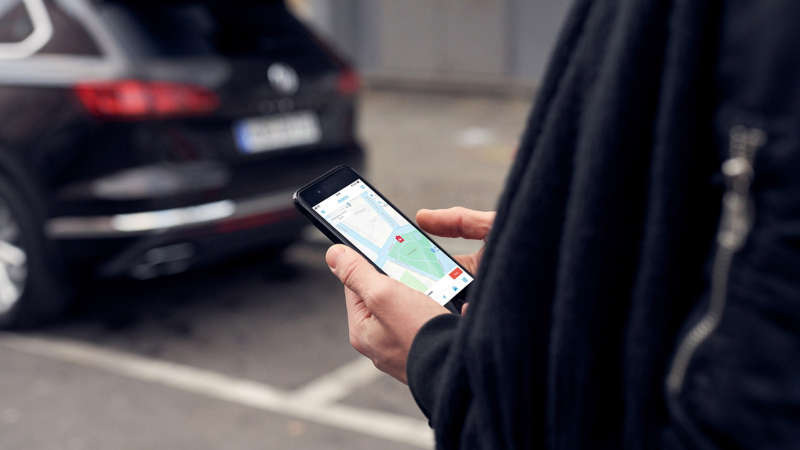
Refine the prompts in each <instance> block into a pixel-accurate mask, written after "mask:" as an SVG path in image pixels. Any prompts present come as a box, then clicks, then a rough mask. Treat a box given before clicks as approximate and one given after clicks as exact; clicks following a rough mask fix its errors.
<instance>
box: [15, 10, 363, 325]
mask: <svg viewBox="0 0 800 450" xmlns="http://www.w3.org/2000/svg"><path fill="white" fill-rule="evenodd" d="M358 88H359V78H358V76H357V74H356V73H355V72H354V71H353V70H352V69H351V68H350V67H349V66H348V65H347V64H346V63H344V62H343V61H342V59H341V58H340V57H338V56H337V55H336V53H335V52H333V51H332V50H331V49H330V48H329V47H328V46H327V45H325V44H324V43H322V42H321V41H320V40H319V39H318V38H316V37H315V36H314V35H313V34H312V33H310V32H309V30H307V29H306V28H305V27H304V26H303V25H302V24H301V23H300V22H298V21H297V20H296V19H295V18H294V17H293V16H292V14H291V13H290V12H289V11H288V10H287V8H286V6H285V5H284V3H283V2H282V1H275V0H267V1H264V0H262V1H259V2H255V1H243V0H238V1H231V0H228V1H224V2H222V1H218V2H213V1H204V2H198V1H193V2H190V1H139V2H133V1H101V0H0V326H1V327H9V326H20V325H26V324H32V323H36V322H38V321H41V320H43V319H46V318H50V317H53V316H54V315H56V314H57V313H58V312H60V311H62V310H63V308H64V306H65V305H66V303H67V299H68V297H69V295H68V292H69V291H70V289H69V284H70V283H69V280H72V279H75V278H80V277H82V276H84V275H85V274H89V275H91V276H99V277H119V276H132V277H135V278H141V279H144V278H151V277H156V276H159V275H165V274H171V273H176V272H180V271H183V270H186V269H187V268H189V267H190V266H192V265H195V264H197V263H204V262H207V261H216V260H219V259H220V258H224V257H228V256H231V255H235V254H240V253H242V252H246V251H253V250H257V249H264V248H276V247H281V246H285V245H287V244H288V243H290V242H292V241H293V240H295V239H296V238H297V237H298V234H299V232H300V230H301V229H302V227H303V226H304V225H305V224H306V221H305V219H304V218H302V217H300V216H298V215H297V214H296V213H295V210H294V208H293V206H292V198H291V193H292V192H293V191H294V190H295V189H296V188H297V187H299V186H300V185H302V184H304V183H305V182H307V181H308V180H310V179H313V178H314V177H316V176H317V175H319V174H320V173H323V172H325V171H326V170H327V169H329V168H330V167H333V166H336V165H339V164H346V165H350V166H354V167H362V166H363V160H364V154H363V150H362V148H361V147H360V146H359V145H358V143H357V142H356V140H355V138H354V113H355V94H356V92H357V90H358Z"/></svg>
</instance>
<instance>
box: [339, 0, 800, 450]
mask: <svg viewBox="0 0 800 450" xmlns="http://www.w3.org/2000/svg"><path fill="white" fill-rule="evenodd" d="M798 18H800V2H796V1H795V0H771V1H769V2H753V1H746V0H720V1H711V0H595V1H590V0H578V1H577V3H576V4H575V5H574V7H573V9H572V12H571V14H570V16H569V19H568V20H567V23H566V24H565V29H564V31H563V33H562V35H561V38H560V41H559V43H558V46H557V48H556V50H555V52H554V54H553V57H552V60H551V65H550V68H549V70H548V73H547V76H546V77H545V80H544V82H543V84H542V86H541V89H540V92H539V95H538V99H537V103H536V106H535V108H534V110H533V112H532V114H531V117H530V120H529V123H528V127H527V130H526V133H525V136H524V139H523V140H522V144H521V146H520V150H519V153H518V155H517V158H516V161H515V164H514V166H513V168H512V170H511V173H510V175H509V178H508V181H507V184H506V188H505V192H504V194H503V196H502V198H501V200H500V203H499V206H498V211H497V216H496V217H495V216H494V215H493V214H491V213H481V212H475V211H469V210H464V209H452V210H445V211H420V213H419V214H418V216H417V220H418V222H419V224H420V226H421V227H422V228H423V229H425V230H427V231H429V232H431V233H432V234H436V235H440V236H447V237H457V236H461V237H465V238H468V239H483V238H484V237H485V236H486V235H487V233H488V234H489V239H488V244H487V246H486V251H485V254H484V253H483V251H481V252H479V253H478V254H476V255H470V256H467V257H460V258H459V260H460V261H461V262H462V263H463V264H465V265H466V266H467V267H469V268H470V269H472V270H476V269H477V274H478V276H477V281H476V284H475V286H474V287H473V288H472V291H471V293H470V297H469V298H468V299H467V300H468V301H469V308H468V310H467V312H466V314H465V315H464V316H463V317H458V316H456V315H452V314H448V313H447V311H446V310H445V309H444V308H442V307H440V306H439V305H437V304H436V303H435V302H432V301H430V299H429V298H428V297H426V296H425V295H423V294H421V293H419V292H416V291H414V290H412V289H410V288H407V287H405V286H404V285H402V284H401V283H399V282H396V281H393V280H391V279H389V278H388V277H385V276H382V275H380V274H378V273H377V272H376V271H375V270H374V269H373V268H372V266H370V265H369V263H367V262H366V261H365V260H363V258H361V257H360V256H359V255H358V254H356V253H355V252H354V251H352V250H350V249H347V248H345V247H343V246H333V247H332V248H331V249H330V250H329V251H328V254H327V256H326V259H327V262H328V264H329V265H330V267H331V269H332V271H333V273H334V274H335V275H336V276H338V277H339V278H340V279H341V280H342V282H343V283H344V285H345V298H346V303H347V309H348V318H349V324H350V336H351V342H352V343H353V345H354V346H355V348H356V349H357V350H359V351H360V352H361V353H363V354H364V355H366V356H367V357H369V358H370V359H372V360H373V361H374V363H375V365H376V366H377V367H378V368H380V369H381V370H383V371H385V372H387V373H389V374H390V375H392V376H394V377H395V378H397V379H399V380H400V381H403V382H407V383H408V384H409V387H410V388H411V391H412V393H413V394H414V397H415V399H416V400H417V402H418V404H419V405H420V407H421V408H422V410H423V412H424V413H425V414H426V415H427V416H428V417H429V419H430V422H431V425H432V427H433V428H434V430H435V434H436V441H437V445H438V446H439V447H441V448H484V449H486V448H509V449H511V448H535V449H543V448H550V449H559V450H562V449H606V448H607V449H615V450H616V449H648V450H649V449H661V448H665V449H666V448H668V449H689V448H703V449H721V448H774V449H779V448H780V449H783V448H786V449H789V448H800V175H798V174H800V148H798V147H800V132H799V131H798V130H800V127H799V126H798V124H800V53H798V52H797V51H796V46H797V43H798V42H800V27H797V26H796V24H797V21H798ZM489 230H491V232H489Z"/></svg>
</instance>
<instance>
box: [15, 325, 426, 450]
mask: <svg viewBox="0 0 800 450" xmlns="http://www.w3.org/2000/svg"><path fill="white" fill-rule="evenodd" d="M0 346H2V347H4V348H7V349H11V350H15V351H18V352H21V353H26V354H28V355H35V356H39V357H44V358H49V359H53V360H58V361H63V362H67V363H71V364H75V365H79V366H83V367H90V368H93V369H97V370H102V371H104V372H107V373H113V374H116V375H121V376H124V377H127V378H130V379H134V380H139V381H145V382H149V383H155V384H160V385H163V386H169V387H171V388H173V389H178V390H181V391H185V392H191V393H194V394H199V395H204V396H206V397H211V398H215V399H220V400H225V401H229V402H233V403H237V404H240V405H244V406H249V407H251V408H255V409H260V410H264V411H269V412H274V413H279V414H284V415H287V416H292V417H296V418H299V419H304V420H308V421H310V422H316V423H319V424H322V425H328V426H332V427H337V428H341V429H345V430H350V431H355V432H359V433H362V434H367V435H371V436H375V437H379V438H383V439H387V440H391V441H396V442H401V443H405V444H411V445H414V446H417V447H422V448H432V447H433V433H432V431H431V429H430V428H429V427H428V424H427V423H425V422H423V421H421V420H417V419H412V418H410V417H405V416H400V415H397V414H390V413H385V412H381V411H374V410H368V409H363V408H357V407H352V406H347V405H342V404H332V402H334V401H336V400H340V399H342V398H343V397H345V396H346V395H347V394H348V393H349V392H352V390H353V389H355V388H356V387H358V386H359V385H363V384H364V383H365V382H369V381H371V380H373V379H374V377H375V375H374V371H376V369H375V368H374V367H370V368H371V369H372V371H373V372H369V371H367V370H366V363H363V362H358V363H356V362H353V363H350V364H347V365H345V366H343V367H342V368H340V369H338V370H336V371H334V372H333V373H332V374H330V376H327V377H326V376H324V377H321V378H320V379H318V380H315V381H313V382H311V383H309V384H308V385H307V386H306V387H305V388H302V389H300V390H299V391H295V392H287V391H284V390H281V389H276V388H274V387H272V386H268V385H266V384H262V383H257V382H254V381H250V380H244V379H241V378H235V377H231V376H228V375H223V374H219V373H216V372H211V371H208V370H203V369H198V368H194V367H191V366H186V365H182V364H176V363H172V362H167V361H159V360H155V359H151V358H145V357H142V356H138V355H133V354H129V353H124V352H120V351H116V350H109V349H105V348H100V347H97V346H94V345H90V344H85V343H80V342H75V341H64V340H60V339H59V340H56V339H51V338H44V337H28V336H20V335H15V334H6V333H3V334H0ZM359 361H361V360H359ZM367 362H369V361H367ZM370 366H371V363H370ZM348 375H352V376H353V377H354V378H357V379H358V380H359V381H355V380H345V379H344V377H346V376H348Z"/></svg>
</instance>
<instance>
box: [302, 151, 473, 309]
mask: <svg viewBox="0 0 800 450" xmlns="http://www.w3.org/2000/svg"><path fill="white" fill-rule="evenodd" d="M356 180H361V181H362V182H363V183H364V184H366V185H367V186H368V187H369V188H370V189H372V191H373V192H375V193H376V194H378V195H379V196H380V197H381V198H382V199H383V200H384V201H385V202H386V203H387V204H388V205H389V206H390V207H392V208H394V210H395V211H397V213H398V214H400V215H401V216H402V217H403V218H404V219H406V220H407V221H408V223H410V224H412V225H413V226H414V228H415V229H416V230H417V231H419V232H420V233H422V235H423V236H425V237H426V238H427V239H428V240H429V241H431V242H432V243H433V244H434V245H435V246H436V247H437V248H438V249H439V250H440V251H442V252H444V254H445V255H447V257H449V258H450V259H451V260H452V261H453V262H454V263H455V264H456V266H458V268H460V269H461V270H463V271H464V272H465V273H466V274H468V275H469V276H470V277H472V280H473V281H472V283H470V284H468V285H467V286H465V287H464V289H461V291H459V292H458V293H457V294H456V295H455V297H453V298H452V299H450V301H449V302H447V303H446V304H445V307H446V308H447V309H449V310H450V311H452V312H455V313H460V312H461V307H462V306H463V305H464V299H465V298H466V296H467V292H468V291H469V290H470V287H472V285H473V284H474V283H475V276H474V275H473V274H472V273H470V272H469V271H468V270H467V269H466V268H465V267H464V266H462V265H461V264H460V263H459V262H458V261H457V260H456V259H455V258H453V256H452V255H450V253H448V252H447V251H446V250H445V249H443V248H442V246H441V245H439V244H438V243H437V242H436V241H435V240H433V238H431V237H430V236H429V235H428V233H426V232H425V231H423V230H422V229H420V228H419V226H418V225H417V223H416V222H415V221H413V220H411V219H409V218H408V216H406V215H405V214H403V212H402V211H401V210H400V209H399V208H398V207H396V206H395V205H394V204H393V203H392V202H391V200H389V199H388V198H386V196H385V195H383V194H382V193H381V192H380V191H379V190H377V189H375V187H374V186H373V185H372V184H371V183H370V182H369V181H367V180H366V179H365V178H364V177H363V176H362V175H360V174H359V173H358V172H356V171H355V170H354V169H352V168H351V167H348V166H338V167H335V168H333V169H331V170H329V171H328V172H326V173H325V174H323V175H322V176H320V177H318V178H317V179H315V180H314V181H312V182H310V183H308V184H307V185H305V186H303V187H301V188H300V189H298V190H297V191H296V192H295V193H294V204H295V206H296V207H297V209H298V210H300V212H301V213H303V215H305V216H306V217H308V218H309V219H310V220H311V221H312V222H313V223H314V225H315V226H316V227H317V228H318V229H319V230H320V231H321V232H322V233H323V234H324V235H326V236H327V237H328V238H329V239H330V240H331V241H333V242H336V243H340V244H344V245H347V246H348V247H350V248H352V249H354V250H355V251H357V252H358V253H359V254H361V256H363V257H364V259H366V260H367V261H369V262H370V264H372V266H373V267H375V268H376V269H377V270H378V272H380V273H382V274H384V275H386V273H385V272H384V271H383V270H381V268H380V267H378V266H377V264H375V263H374V262H372V260H371V259H369V258H368V257H367V256H366V255H364V254H363V253H362V252H361V251H360V250H359V249H358V248H357V247H356V246H354V245H352V244H351V243H350V242H349V241H348V240H347V238H346V237H345V236H344V235H342V234H341V233H340V232H339V230H337V229H336V227H334V226H333V225H330V224H329V223H328V222H327V221H326V220H325V219H324V218H323V217H322V216H321V215H320V214H319V213H317V212H316V211H314V205H317V204H319V203H320V202H322V201H323V200H325V199H327V198H328V197H330V196H332V195H334V194H336V193H337V192H339V191H341V190H342V189H344V188H345V187H347V186H348V185H349V184H350V183H353V182H355V181H356ZM423 295H425V293H423ZM431 300H432V301H435V300H433V299H431Z"/></svg>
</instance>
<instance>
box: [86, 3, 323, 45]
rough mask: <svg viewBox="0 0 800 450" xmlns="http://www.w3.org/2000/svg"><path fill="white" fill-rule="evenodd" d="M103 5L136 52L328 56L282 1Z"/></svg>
mask: <svg viewBox="0 0 800 450" xmlns="http://www.w3.org/2000/svg"><path fill="white" fill-rule="evenodd" d="M99 6H100V11H101V14H102V16H103V17H104V18H105V20H106V21H107V23H108V24H109V27H110V28H111V29H112V30H114V32H115V34H117V35H118V38H119V40H120V41H121V43H122V45H123V46H125V47H126V49H127V50H128V51H129V52H130V53H131V54H132V56H137V57H168V56H212V55H222V56H239V55H242V56H248V55H265V56H270V57H275V58H297V57H309V56H310V57H322V56H324V55H325V54H324V51H323V50H322V49H321V48H320V47H319V46H318V45H317V43H316V42H315V41H314V39H312V38H311V36H310V35H309V34H308V32H307V31H306V30H305V28H304V27H303V26H302V25H301V24H300V23H299V22H298V21H297V20H296V19H295V18H294V16H292V14H291V13H290V12H289V11H288V10H287V9H286V7H285V5H284V3H283V2H282V1H274V0H273V1H262V2H259V3H257V4H255V3H241V2H233V1H231V2H218V3H208V2H172V3H168V2H164V3H161V4H159V2H152V3H149V2H147V3H145V4H131V3H130V2H106V3H103V4H101V5H99Z"/></svg>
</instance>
